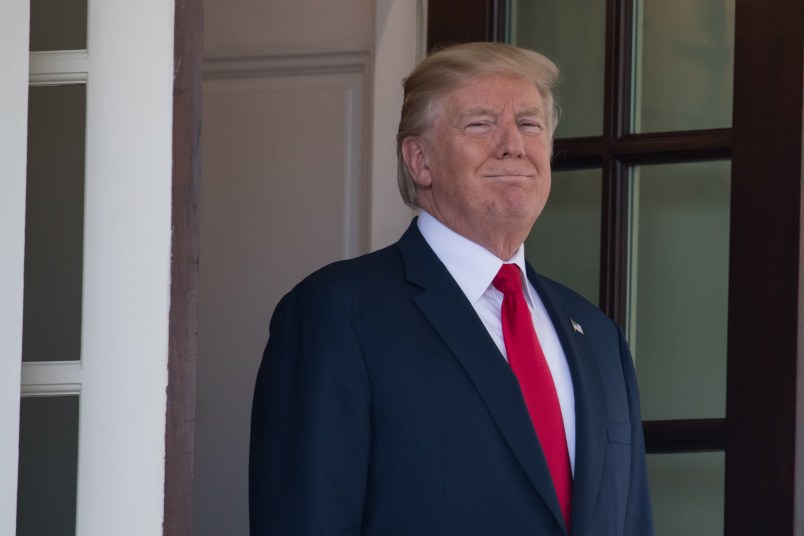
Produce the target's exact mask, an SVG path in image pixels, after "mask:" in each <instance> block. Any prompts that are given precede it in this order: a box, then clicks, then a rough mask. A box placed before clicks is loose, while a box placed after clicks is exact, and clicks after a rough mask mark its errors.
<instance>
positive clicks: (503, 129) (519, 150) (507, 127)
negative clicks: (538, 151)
mask: <svg viewBox="0 0 804 536" xmlns="http://www.w3.org/2000/svg"><path fill="white" fill-rule="evenodd" d="M524 153H525V143H524V140H523V139H522V133H521V132H520V131H519V127H518V125H517V124H516V122H515V121H514V122H510V123H509V122H506V123H505V124H503V125H500V134H499V140H498V148H497V157H498V158H518V157H520V156H522V155H523V154H524Z"/></svg>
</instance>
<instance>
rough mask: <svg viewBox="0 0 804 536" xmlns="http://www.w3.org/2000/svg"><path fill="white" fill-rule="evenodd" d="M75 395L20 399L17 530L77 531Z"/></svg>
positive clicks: (67, 535)
mask: <svg viewBox="0 0 804 536" xmlns="http://www.w3.org/2000/svg"><path fill="white" fill-rule="evenodd" d="M77 483H78V396H76V395H69V396H41V397H23V398H22V399H21V400H20V458H19V481H18V486H17V488H18V489H17V534H18V535H19V536H24V535H26V534H29V535H39V534H47V535H49V536H73V535H74V534H75V509H76V508H75V505H76V496H77Z"/></svg>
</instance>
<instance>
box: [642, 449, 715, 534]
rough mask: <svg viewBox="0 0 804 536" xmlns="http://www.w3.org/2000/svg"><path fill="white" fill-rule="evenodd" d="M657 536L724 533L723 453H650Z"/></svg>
mask: <svg viewBox="0 0 804 536" xmlns="http://www.w3.org/2000/svg"><path fill="white" fill-rule="evenodd" d="M648 477H649V479H650V492H651V499H652V501H653V518H654V522H655V526H656V536H676V535H679V534H683V535H684V536H715V535H720V534H723V516H724V509H723V502H724V501H723V494H724V487H725V478H726V457H725V454H724V453H723V452H696V453H694V454H650V455H648Z"/></svg>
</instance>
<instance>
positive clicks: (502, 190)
mask: <svg viewBox="0 0 804 536" xmlns="http://www.w3.org/2000/svg"><path fill="white" fill-rule="evenodd" d="M547 113H548V110H545V108H544V104H543V103H542V98H541V96H540V94H539V91H538V90H537V88H536V87H535V85H533V84H532V83H529V82H527V81H524V80H521V79H517V78H512V77H509V76H494V75H487V76H482V77H478V78H474V79H471V80H470V82H469V83H467V84H465V85H464V86H462V87H460V88H458V89H456V90H453V91H452V92H450V93H448V94H447V95H446V96H445V97H443V98H442V99H441V100H440V102H439V103H438V104H437V105H436V107H435V109H434V113H433V122H432V124H431V126H430V127H429V128H428V129H427V131H426V132H425V133H424V135H423V136H421V137H419V138H416V139H414V140H412V141H411V143H412V145H409V146H408V147H406V148H405V151H406V161H407V162H408V165H409V167H410V168H411V172H412V175H413V177H414V180H415V182H416V184H417V200H418V202H419V204H420V206H421V207H422V208H423V209H425V210H427V211H428V212H430V213H431V214H432V215H433V216H435V217H436V218H437V219H439V220H440V221H441V222H443V223H444V224H446V225H447V226H448V227H451V228H452V229H453V230H454V231H456V232H458V233H459V234H462V235H463V236H465V237H467V238H469V239H471V240H475V241H476V242H478V243H481V245H485V244H484V243H483V241H482V240H479V239H478V237H479V236H482V235H483V234H486V233H488V232H494V233H507V232H509V231H510V232H516V233H519V234H521V232H520V231H519V229H522V228H525V229H526V230H525V235H526V234H527V232H528V231H529V230H530V227H531V226H532V225H533V222H535V221H536V218H537V217H538V216H539V214H540V213H541V211H542V209H543V208H544V205H545V203H546V201H547V196H548V194H549V193H550V154H551V150H552V140H551V139H550V133H549V131H548V128H547ZM406 145H408V144H407V143H406ZM522 239H523V240H524V236H523V237H522Z"/></svg>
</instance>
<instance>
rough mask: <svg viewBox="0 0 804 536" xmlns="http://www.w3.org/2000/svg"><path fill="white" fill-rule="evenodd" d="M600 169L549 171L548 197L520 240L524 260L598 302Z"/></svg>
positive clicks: (538, 270) (543, 273)
mask: <svg viewBox="0 0 804 536" xmlns="http://www.w3.org/2000/svg"><path fill="white" fill-rule="evenodd" d="M602 182H603V181H602V174H601V170H599V169H586V170H576V171H556V172H553V183H552V186H551V190H550V198H549V199H548V201H547V206H546V207H545V209H544V211H543V212H542V214H541V216H539V219H538V220H537V221H536V224H535V225H534V226H533V230H532V231H531V233H530V236H529V237H528V239H527V240H526V241H525V254H526V255H527V257H528V260H529V261H530V263H531V264H532V265H533V267H534V268H535V269H536V271H537V272H539V273H540V274H542V275H545V276H547V277H550V278H552V279H555V280H556V281H559V282H560V283H563V284H564V285H567V286H568V287H570V288H572V289H573V290H575V291H576V292H579V293H580V294H582V295H583V296H584V297H585V298H587V299H588V300H590V301H591V302H592V303H595V304H596V303H598V299H599V298H598V297H599V294H600V291H599V289H600V217H601V206H602V202H601V196H602Z"/></svg>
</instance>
